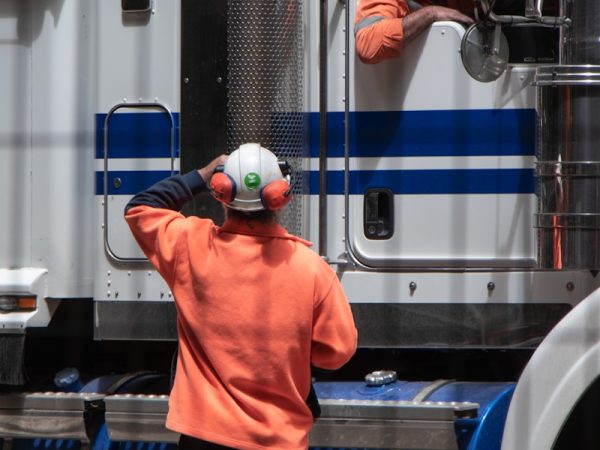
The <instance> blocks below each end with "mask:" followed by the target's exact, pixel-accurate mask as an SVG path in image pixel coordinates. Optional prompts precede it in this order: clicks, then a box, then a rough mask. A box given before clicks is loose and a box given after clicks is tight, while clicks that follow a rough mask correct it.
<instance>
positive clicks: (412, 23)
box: [354, 0, 474, 64]
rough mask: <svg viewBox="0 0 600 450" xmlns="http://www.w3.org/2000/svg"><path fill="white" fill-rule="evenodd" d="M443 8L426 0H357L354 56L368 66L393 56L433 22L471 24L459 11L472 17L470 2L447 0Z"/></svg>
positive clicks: (468, 0) (467, 17)
mask: <svg viewBox="0 0 600 450" xmlns="http://www.w3.org/2000/svg"><path fill="white" fill-rule="evenodd" d="M447 5H448V7H446V6H440V5H434V4H432V3H431V2H429V1H428V0H419V2H418V3H417V2H416V1H414V0H358V4H357V10H356V17H355V20H354V36H355V46H356V52H357V54H358V57H359V58H360V60H361V61H362V62H364V63H368V64H375V63H378V62H381V61H383V60H386V59H390V58H394V57H397V56H399V55H400V53H401V51H402V48H403V47H404V46H405V45H406V44H408V43H409V42H410V41H412V40H413V39H414V38H415V37H417V36H418V35H419V34H421V33H422V32H423V31H425V30H426V29H427V28H428V27H429V26H431V24H432V23H434V22H437V21H442V20H451V21H456V22H462V23H465V24H471V23H473V19H472V18H471V17H469V16H467V15H466V14H463V13H462V12H460V11H459V10H461V11H463V12H466V13H468V14H472V13H473V8H474V5H473V1H472V0H448V2H447Z"/></svg>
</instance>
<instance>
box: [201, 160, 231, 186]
mask: <svg viewBox="0 0 600 450" xmlns="http://www.w3.org/2000/svg"><path fill="white" fill-rule="evenodd" d="M225 161H227V155H220V156H217V157H216V158H215V159H213V160H212V161H211V162H209V163H208V164H207V165H206V166H204V167H203V168H202V169H198V173H199V174H200V176H201V177H202V179H203V180H204V182H205V183H206V184H208V183H209V182H210V178H211V177H212V174H213V172H214V171H215V168H216V167H217V166H222V165H223V164H225Z"/></svg>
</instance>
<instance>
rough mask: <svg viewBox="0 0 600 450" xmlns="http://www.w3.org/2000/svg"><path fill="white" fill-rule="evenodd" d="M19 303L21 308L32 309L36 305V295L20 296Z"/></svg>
mask: <svg viewBox="0 0 600 450" xmlns="http://www.w3.org/2000/svg"><path fill="white" fill-rule="evenodd" d="M18 304H19V309H20V310H32V309H35V307H36V298H35V297H18Z"/></svg>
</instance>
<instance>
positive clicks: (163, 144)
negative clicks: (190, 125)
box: [96, 111, 179, 159]
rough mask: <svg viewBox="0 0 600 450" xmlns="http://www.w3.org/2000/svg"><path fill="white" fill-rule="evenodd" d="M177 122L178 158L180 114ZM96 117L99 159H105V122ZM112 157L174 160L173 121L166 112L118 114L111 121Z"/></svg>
mask: <svg viewBox="0 0 600 450" xmlns="http://www.w3.org/2000/svg"><path fill="white" fill-rule="evenodd" d="M171 115H172V116H173V122H174V126H175V128H174V130H173V131H174V133H175V134H174V143H175V145H174V154H175V157H176V158H178V157H179V113H172V114H171ZM106 116H107V114H96V158H98V159H104V123H105V121H106ZM108 127H109V131H108V144H109V147H108V156H109V157H110V158H171V121H170V119H169V117H168V115H167V114H166V113H164V112H144V113H141V112H119V111H117V112H115V113H113V114H112V115H111V117H110V119H109V121H108Z"/></svg>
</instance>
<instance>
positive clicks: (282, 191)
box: [260, 180, 292, 211]
mask: <svg viewBox="0 0 600 450" xmlns="http://www.w3.org/2000/svg"><path fill="white" fill-rule="evenodd" d="M260 199H261V201H262V204H263V206H264V207H265V208H266V209H268V210H270V211H277V210H279V209H281V208H283V207H284V206H285V205H287V204H288V203H289V202H290V200H291V199H292V189H291V187H290V183H289V182H288V181H287V180H275V181H272V182H270V183H269V184H267V185H266V186H265V187H264V188H262V190H261V191H260Z"/></svg>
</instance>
